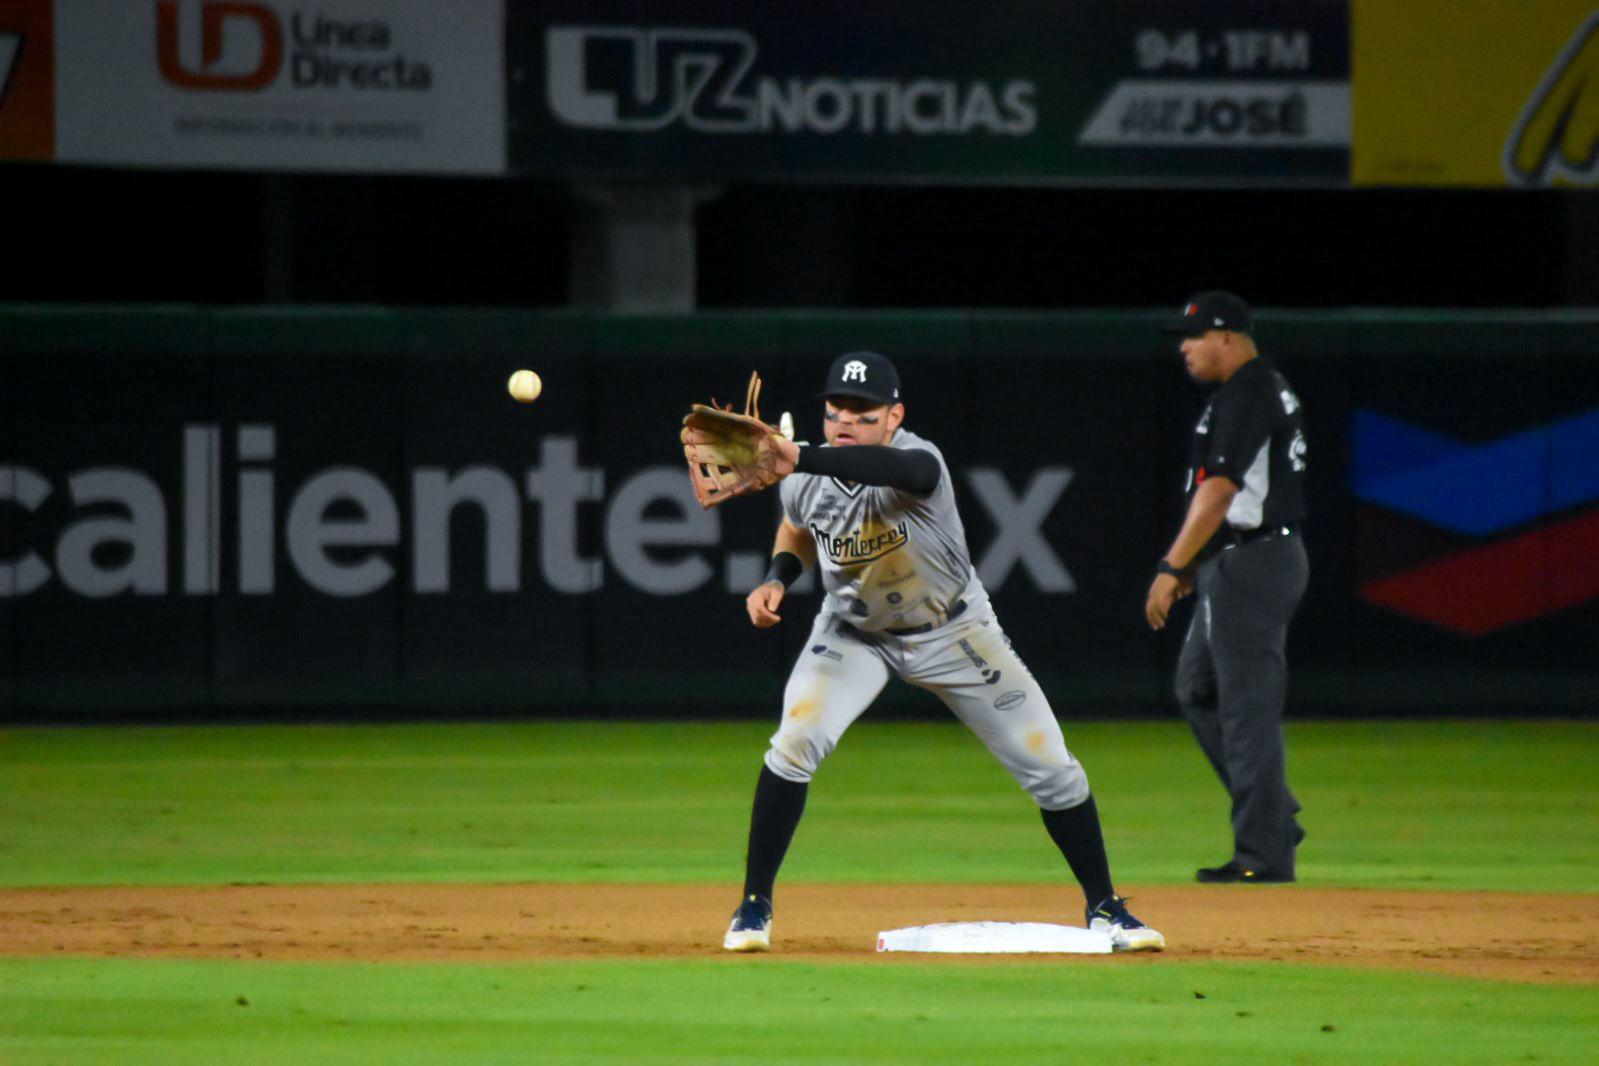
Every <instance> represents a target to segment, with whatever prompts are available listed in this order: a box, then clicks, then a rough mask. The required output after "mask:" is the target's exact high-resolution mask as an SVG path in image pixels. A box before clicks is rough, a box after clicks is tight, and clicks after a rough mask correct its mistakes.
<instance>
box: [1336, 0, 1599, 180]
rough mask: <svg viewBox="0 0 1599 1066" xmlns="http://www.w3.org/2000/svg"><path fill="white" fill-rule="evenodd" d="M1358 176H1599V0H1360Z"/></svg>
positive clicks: (1356, 123)
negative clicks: (1405, 1) (1598, 86)
mask: <svg viewBox="0 0 1599 1066" xmlns="http://www.w3.org/2000/svg"><path fill="white" fill-rule="evenodd" d="M1353 20H1354V64H1355V70H1356V71H1357V72H1358V75H1357V77H1356V78H1355V82H1354V85H1355V116H1354V118H1355V120H1354V158H1353V160H1352V176H1353V179H1354V183H1355V184H1356V185H1399V186H1403V185H1456V186H1460V185H1475V186H1504V185H1510V186H1514V187H1521V188H1539V187H1547V186H1551V185H1586V186H1592V185H1595V184H1599V91H1596V90H1595V88H1594V86H1595V84H1596V78H1599V4H1595V3H1594V2H1593V0H1451V2H1450V3H1414V4H1396V3H1390V2H1387V0H1355V7H1354V15H1353Z"/></svg>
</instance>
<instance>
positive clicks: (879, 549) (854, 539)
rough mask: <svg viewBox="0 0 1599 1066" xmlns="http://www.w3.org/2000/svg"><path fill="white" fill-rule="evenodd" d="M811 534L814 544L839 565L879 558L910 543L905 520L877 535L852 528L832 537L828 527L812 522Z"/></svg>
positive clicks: (909, 532)
mask: <svg viewBox="0 0 1599 1066" xmlns="http://www.w3.org/2000/svg"><path fill="white" fill-rule="evenodd" d="M811 534H812V535H813V536H814V537H815V538H816V544H817V546H818V547H820V548H821V549H822V550H823V551H825V552H826V553H827V557H828V558H829V559H831V560H833V562H835V563H837V564H838V565H840V566H854V565H856V564H859V563H869V562H871V561H872V560H874V559H881V558H882V557H883V556H885V555H887V554H888V553H889V552H892V551H898V550H899V549H901V548H903V547H905V545H906V544H908V543H910V539H911V530H910V524H909V523H908V522H901V523H900V524H899V525H897V526H895V527H894V528H893V529H889V530H885V531H884V532H882V533H879V534H877V535H876V536H871V537H863V536H862V535H861V531H860V530H858V529H857V530H855V531H854V532H852V533H848V534H846V535H844V536H842V537H835V536H833V535H832V534H830V533H828V532H827V530H825V529H823V528H822V527H821V526H819V525H817V524H816V523H815V522H812V523H811Z"/></svg>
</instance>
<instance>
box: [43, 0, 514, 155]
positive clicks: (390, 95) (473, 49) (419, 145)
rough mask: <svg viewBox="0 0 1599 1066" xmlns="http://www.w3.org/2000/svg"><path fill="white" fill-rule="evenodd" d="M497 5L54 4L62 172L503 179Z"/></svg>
mask: <svg viewBox="0 0 1599 1066" xmlns="http://www.w3.org/2000/svg"><path fill="white" fill-rule="evenodd" d="M502 27H503V21H502V16H501V3H500V0H459V2H455V3H449V4H439V3H430V2H428V0H319V2H317V3H302V2H299V0H248V2H243V0H240V2H234V0H56V3H55V16H54V31H55V45H56V53H55V79H56V80H55V86H56V99H55V105H56V117H55V128H56V157H57V159H58V160H60V161H61V162H69V163H103V164H113V165H137V166H160V167H238V168H247V169H254V170H353V171H365V172H408V173H462V174H497V173H500V172H502V171H503V170H504V158H505V152H504V139H505V118H504V67H503V56H502Z"/></svg>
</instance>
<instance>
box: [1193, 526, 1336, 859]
mask: <svg viewBox="0 0 1599 1066" xmlns="http://www.w3.org/2000/svg"><path fill="white" fill-rule="evenodd" d="M1309 577H1310V563H1309V560H1308V558H1307V557H1306V555H1305V546H1304V543H1303V542H1302V541H1301V540H1300V538H1299V537H1298V536H1289V537H1280V538H1272V539H1265V540H1258V541H1253V542H1251V543H1248V544H1242V545H1239V546H1236V547H1232V548H1228V549H1226V550H1224V551H1222V552H1220V553H1218V554H1217V555H1215V556H1213V557H1212V558H1210V559H1208V560H1206V561H1205V562H1204V563H1202V564H1201V565H1200V568H1199V573H1198V577H1197V589H1196V592H1197V596H1196V600H1197V602H1196V603H1195V605H1194V617H1193V620H1192V621H1191V622H1190V623H1189V627H1188V637H1187V639H1186V640H1185V641H1184V642H1183V649H1182V654H1181V655H1180V656H1179V657H1178V660H1177V680H1176V689H1177V701H1178V703H1179V704H1180V705H1181V706H1182V709H1183V715H1184V717H1186V718H1187V719H1188V724H1189V726H1190V727H1191V728H1192V729H1193V731H1194V737H1195V738H1196V739H1197V740H1198V741H1199V746H1200V748H1201V750H1203V751H1204V753H1205V757H1206V758H1208V759H1209V760H1210V764H1211V766H1212V767H1214V768H1215V770H1216V776H1217V777H1219V778H1220V779H1221V783H1222V787H1223V788H1225V789H1226V790H1227V793H1228V795H1229V796H1231V797H1232V826H1233V861H1234V862H1236V863H1238V865H1240V866H1243V867H1245V868H1247V869H1254V870H1266V871H1270V872H1271V873H1272V874H1275V875H1278V876H1283V877H1289V878H1291V877H1293V876H1294V847H1295V844H1296V843H1297V836H1298V822H1296V821H1295V818H1294V816H1295V815H1296V814H1298V813H1299V809H1300V808H1299V802H1298V801H1297V800H1296V799H1295V798H1294V795H1293V793H1292V792H1291V791H1289V789H1288V780H1287V768H1286V755H1285V752H1284V747H1283V705H1284V703H1285V702H1286V700H1287V697H1288V659H1287V656H1286V654H1285V648H1286V644H1287V640H1288V623H1289V621H1290V620H1291V619H1292V618H1293V616H1294V610H1295V609H1296V608H1297V607H1298V606H1299V601H1300V598H1301V597H1302V596H1303V595H1304V592H1305V585H1306V583H1307V581H1308V580H1309Z"/></svg>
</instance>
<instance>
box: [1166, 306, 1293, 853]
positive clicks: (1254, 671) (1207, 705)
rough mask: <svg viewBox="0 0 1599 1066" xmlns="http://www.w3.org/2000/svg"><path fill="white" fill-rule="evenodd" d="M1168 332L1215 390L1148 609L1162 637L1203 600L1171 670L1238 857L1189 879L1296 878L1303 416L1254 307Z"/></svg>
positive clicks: (1196, 319) (1205, 314) (1217, 311)
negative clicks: (1216, 785)
mask: <svg viewBox="0 0 1599 1066" xmlns="http://www.w3.org/2000/svg"><path fill="white" fill-rule="evenodd" d="M1165 329H1166V331H1167V332H1169V333H1177V334H1180V335H1181V336H1182V338H1183V340H1182V354H1183V361H1184V362H1185V363H1186V364H1187V366H1188V374H1189V376H1190V377H1192V378H1193V379H1194V380H1195V381H1197V382H1200V383H1201V384H1210V383H1215V384H1219V385H1220V387H1219V388H1217V389H1216V390H1215V391H1214V392H1213V393H1212V394H1211V396H1210V401H1209V402H1208V403H1207V404H1206V405H1205V410H1204V413H1203V414H1201V415H1200V416H1199V422H1198V424H1197V425H1195V426H1194V439H1193V447H1192V450H1191V453H1190V459H1189V465H1188V477H1187V481H1186V484H1185V485H1184V489H1183V491H1184V494H1185V495H1186V496H1187V497H1188V513H1187V516H1186V517H1185V518H1184V519H1183V524H1182V529H1181V530H1180V531H1179V532H1178V534H1177V539H1176V540H1174V541H1172V544H1171V547H1170V548H1169V549H1168V550H1167V552H1166V557H1165V558H1164V559H1162V560H1161V561H1160V564H1159V566H1158V567H1157V572H1156V574H1155V579H1154V581H1153V582H1151V584H1150V586H1149V596H1148V599H1147V600H1146V602H1145V604H1144V614H1145V616H1146V617H1147V618H1148V620H1149V624H1150V626H1151V627H1152V628H1154V629H1161V628H1164V627H1165V625H1166V620H1167V618H1168V617H1169V616H1170V613H1171V609H1172V604H1173V602H1174V601H1176V600H1178V599H1181V598H1182V597H1184V596H1186V595H1188V594H1189V593H1190V592H1194V591H1196V590H1197V592H1198V594H1199V595H1198V599H1197V602H1196V606H1195V608H1194V613H1193V619H1192V621H1191V622H1190V623H1189V626H1188V636H1187V638H1186V639H1185V640H1184V642H1183V649H1182V654H1181V655H1180V656H1179V658H1178V661H1177V682H1176V689H1177V699H1178V702H1179V703H1180V704H1181V705H1182V709H1183V715H1184V716H1185V717H1186V718H1187V719H1188V724H1189V725H1190V726H1191V727H1192V728H1193V731H1194V736H1195V737H1196V738H1197V739H1198V741H1199V746H1200V748H1202V749H1203V750H1204V752H1205V756H1206V757H1207V758H1208V759H1210V764H1211V766H1213V767H1214V768H1215V770H1216V775H1217V776H1218V777H1220V778H1221V783H1222V786H1223V787H1224V788H1226V789H1227V793H1228V795H1229V796H1231V797H1232V823H1233V856H1232V858H1231V859H1230V860H1229V861H1228V862H1226V863H1224V864H1222V865H1221V866H1212V867H1204V868H1202V869H1200V870H1199V871H1198V872H1197V874H1196V877H1197V878H1198V879H1199V880H1200V881H1205V882H1211V883H1232V882H1237V883H1244V884H1263V883H1271V882H1283V881H1292V880H1293V879H1294V852H1295V849H1296V848H1297V847H1298V845H1299V842H1300V840H1302V839H1303V838H1304V835H1305V834H1304V830H1303V829H1301V828H1300V826H1299V822H1298V821H1297V820H1296V818H1295V815H1297V814H1298V813H1299V803H1298V801H1296V800H1295V799H1294V795H1293V793H1292V792H1290V791H1289V789H1288V781H1287V774H1286V769H1285V765H1284V764H1285V757H1284V752H1283V704H1284V702H1285V700H1286V698H1287V694H1288V663H1287V659H1286V657H1285V655H1284V647H1285V645H1286V643H1287V639H1288V622H1289V620H1290V619H1291V618H1292V617H1293V615H1294V610H1295V608H1296V607H1298V606H1299V600H1300V597H1301V596H1303V595H1304V592H1305V583H1306V581H1307V579H1308V578H1309V574H1310V564H1309V561H1308V560H1307V559H1306V556H1305V546H1304V543H1303V541H1302V540H1301V538H1300V528H1301V523H1302V522H1303V521H1304V515H1305V490H1304V482H1305V432H1304V418H1303V414H1302V413H1301V411H1300V409H1299V398H1298V397H1297V396H1296V395H1295V394H1294V390H1293V389H1292V388H1291V387H1290V386H1289V384H1288V381H1287V379H1286V378H1284V377H1283V376H1282V374H1280V373H1279V372H1278V371H1277V370H1276V368H1275V367H1273V366H1272V364H1271V363H1270V362H1269V361H1268V360H1267V359H1265V358H1264V357H1262V356H1261V355H1260V354H1259V352H1258V351H1257V350H1256V348H1255V342H1254V339H1253V336H1252V334H1253V332H1254V327H1253V323H1252V316H1251V315H1250V311H1249V306H1248V305H1247V304H1245V303H1244V301H1242V300H1240V299H1239V298H1238V297H1236V296H1234V295H1233V294H1231V293H1228V292H1206V293H1201V294H1200V295H1198V296H1195V297H1194V298H1193V299H1191V300H1189V301H1188V303H1187V305H1186V306H1185V307H1184V308H1183V312H1182V314H1181V315H1180V316H1179V317H1178V318H1176V319H1174V320H1173V321H1171V322H1169V323H1168V324H1167V325H1166V326H1165Z"/></svg>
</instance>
